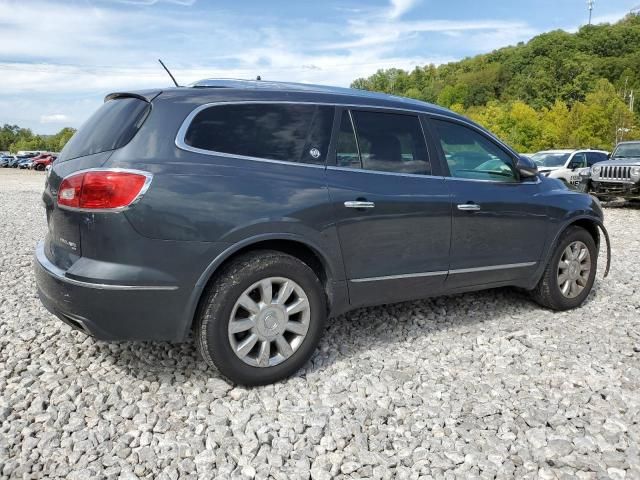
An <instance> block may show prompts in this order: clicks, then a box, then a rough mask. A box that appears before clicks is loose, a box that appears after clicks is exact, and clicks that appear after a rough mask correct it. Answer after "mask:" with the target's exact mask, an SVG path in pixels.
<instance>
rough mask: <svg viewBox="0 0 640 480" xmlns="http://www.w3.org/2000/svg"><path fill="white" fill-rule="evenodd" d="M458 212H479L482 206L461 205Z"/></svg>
mask: <svg viewBox="0 0 640 480" xmlns="http://www.w3.org/2000/svg"><path fill="white" fill-rule="evenodd" d="M458 210H462V211H465V212H477V211H478V210H480V205H478V204H477V203H461V204H460V205H458Z"/></svg>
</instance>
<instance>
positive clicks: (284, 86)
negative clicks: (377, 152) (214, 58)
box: [107, 78, 468, 121]
mask: <svg viewBox="0 0 640 480" xmlns="http://www.w3.org/2000/svg"><path fill="white" fill-rule="evenodd" d="M223 89H228V90H233V91H234V92H235V94H234V95H233V96H234V97H237V96H238V94H240V95H241V93H240V92H243V91H245V92H247V96H249V97H250V99H251V100H255V99H256V96H258V95H259V93H262V92H263V93H264V94H265V96H277V95H278V94H280V96H282V95H287V94H290V93H297V94H300V95H301V96H303V95H304V96H308V95H313V94H318V95H319V97H320V98H317V99H315V100H317V101H318V102H322V101H326V102H332V103H333V102H335V103H338V104H350V103H353V104H358V105H372V106H388V107H393V108H398V109H406V110H417V111H421V112H434V113H441V114H444V115H447V116H451V117H457V118H463V117H461V116H460V115H458V114H457V113H455V112H452V111H450V110H447V109H446V108H443V107H440V106H438V105H433V104H431V103H427V102H423V101H420V100H415V99H413V98H406V97H398V96H395V95H388V94H385V93H378V92H370V91H367V90H359V89H356V88H345V87H334V86H326V85H315V84H310V83H294V82H274V81H266V80H241V79H232V78H209V79H205V80H199V81H197V82H195V83H192V84H191V85H189V86H187V87H177V88H170V89H163V94H164V93H169V92H171V93H172V94H175V95H190V94H192V95H203V94H205V92H207V90H210V93H211V96H212V97H218V96H219V95H220V93H221V90H223ZM305 94H306V95H305ZM114 95H118V94H111V95H109V96H107V98H112V97H113V96H114ZM143 95H145V96H147V97H148V96H150V92H143ZM259 96H261V95H259ZM346 97H348V98H349V99H350V100H349V101H347V98H346ZM307 101H313V100H307ZM465 120H467V121H468V119H465Z"/></svg>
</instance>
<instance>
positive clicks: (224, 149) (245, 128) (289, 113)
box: [184, 103, 334, 165]
mask: <svg viewBox="0 0 640 480" xmlns="http://www.w3.org/2000/svg"><path fill="white" fill-rule="evenodd" d="M333 112H334V109H333V107H329V106H317V105H311V104H277V103H274V104H258V103H256V104H229V105H217V106H213V107H210V108H207V109H204V110H202V111H201V112H199V113H198V114H197V115H196V116H195V118H194V119H193V121H192V122H191V124H190V125H189V128H188V130H187V133H186V135H185V139H184V141H185V143H186V144H187V145H189V146H191V147H195V148H198V149H202V150H207V151H211V152H217V153H224V154H230V155H238V156H242V157H252V158H263V159H268V160H281V161H288V162H300V163H308V164H316V165H324V162H325V157H326V154H327V150H328V148H329V140H330V137H331V127H332V123H333Z"/></svg>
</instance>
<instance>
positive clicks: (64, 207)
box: [51, 167, 153, 213]
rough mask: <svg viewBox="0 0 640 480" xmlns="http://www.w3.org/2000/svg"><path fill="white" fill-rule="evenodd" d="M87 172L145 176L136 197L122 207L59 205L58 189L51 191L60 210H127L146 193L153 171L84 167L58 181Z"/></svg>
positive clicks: (115, 211)
mask: <svg viewBox="0 0 640 480" xmlns="http://www.w3.org/2000/svg"><path fill="white" fill-rule="evenodd" d="M87 172H116V173H118V172H124V173H135V174H137V175H144V177H145V181H144V185H142V189H140V192H139V193H138V195H136V198H134V199H133V201H132V202H131V203H130V204H129V205H126V206H124V207H118V208H76V207H69V206H67V205H60V204H59V203H58V190H55V191H52V192H51V193H53V196H54V197H55V199H56V206H57V207H58V208H60V209H62V210H68V211H70V212H84V213H120V212H124V211H125V210H128V209H129V208H131V207H133V206H134V205H135V204H136V203H138V202H139V201H140V199H141V198H142V196H143V195H144V194H145V193H147V190H149V187H150V186H151V181H152V180H153V173H151V172H146V171H144V170H136V169H133V168H100V167H98V168H85V169H84V170H78V171H76V172H73V173H70V174H69V175H67V176H66V177H63V179H62V181H61V182H60V184H61V185H62V182H63V181H64V180H65V179H67V178H70V177H74V176H76V175H80V174H82V173H87Z"/></svg>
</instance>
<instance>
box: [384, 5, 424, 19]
mask: <svg viewBox="0 0 640 480" xmlns="http://www.w3.org/2000/svg"><path fill="white" fill-rule="evenodd" d="M418 1H419V0H391V9H390V10H389V18H391V19H396V18H400V17H401V16H402V15H404V14H405V13H407V12H408V11H409V10H411V9H412V8H413V7H414V6H415V5H416V4H417V3H418Z"/></svg>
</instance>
